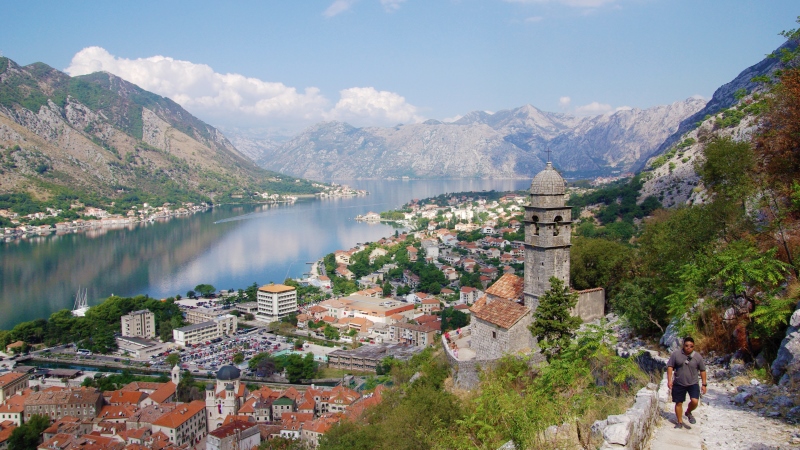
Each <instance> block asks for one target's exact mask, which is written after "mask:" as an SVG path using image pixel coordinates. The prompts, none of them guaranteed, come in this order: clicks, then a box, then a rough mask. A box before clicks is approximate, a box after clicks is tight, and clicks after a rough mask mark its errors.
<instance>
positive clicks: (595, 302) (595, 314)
mask: <svg viewBox="0 0 800 450" xmlns="http://www.w3.org/2000/svg"><path fill="white" fill-rule="evenodd" d="M572 315H573V316H578V317H580V318H581V320H583V321H584V322H591V321H593V320H597V319H602V318H603V317H604V316H605V315H606V290H605V289H603V288H596V289H587V290H585V291H578V303H577V304H576V305H575V308H573V309H572Z"/></svg>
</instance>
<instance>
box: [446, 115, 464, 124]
mask: <svg viewBox="0 0 800 450" xmlns="http://www.w3.org/2000/svg"><path fill="white" fill-rule="evenodd" d="M462 117H464V116H462V115H461V114H458V115H456V116H453V117H445V118H444V119H442V122H445V123H453V122H457V121H458V119H460V118H462Z"/></svg>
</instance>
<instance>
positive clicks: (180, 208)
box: [0, 183, 368, 242]
mask: <svg viewBox="0 0 800 450" xmlns="http://www.w3.org/2000/svg"><path fill="white" fill-rule="evenodd" d="M312 186H313V187H314V188H318V189H320V190H321V191H320V192H319V193H318V194H316V196H317V197H320V198H330V197H355V196H362V195H368V192H367V191H365V190H363V189H353V188H351V187H349V186H347V185H339V184H332V185H326V184H320V183H313V184H312ZM245 197H247V198H245ZM231 198H232V199H234V200H239V201H245V200H246V201H247V202H248V203H250V202H256V203H261V204H278V203H288V204H292V203H294V202H296V201H297V200H298V198H300V196H297V195H286V194H277V193H269V192H254V193H252V194H248V195H246V194H244V193H241V194H232V195H231ZM111 206H114V205H113V204H112V205H111ZM211 207H212V205H211V204H209V203H205V202H200V203H197V204H195V203H192V202H183V203H181V204H180V205H178V204H172V203H164V204H162V205H161V206H156V205H151V204H149V203H143V204H141V205H133V206H131V208H130V209H129V210H127V212H125V213H124V214H113V213H110V212H109V211H108V210H107V209H103V208H99V207H94V206H86V205H83V204H81V203H74V204H72V205H70V210H76V211H80V212H79V213H78V216H79V218H76V219H74V220H59V219H60V218H61V217H63V216H64V211H63V210H60V209H54V208H46V212H36V213H31V214H26V215H20V214H18V213H15V212H13V211H9V210H7V209H0V217H2V218H5V219H7V220H8V221H9V222H10V223H11V224H13V225H14V226H13V227H5V228H2V229H0V230H1V231H2V236H0V238H2V239H3V240H5V241H6V242H11V241H14V240H17V239H24V238H28V237H32V236H44V235H49V234H53V233H55V234H56V235H62V234H68V233H76V232H85V231H91V230H105V231H108V230H113V229H121V228H131V227H135V226H138V225H141V224H147V223H151V222H160V221H165V220H169V219H171V218H174V217H181V216H188V215H190V214H195V213H197V212H201V211H206V210H208V209H209V208H211ZM40 222H47V223H40ZM50 222H53V223H50Z"/></svg>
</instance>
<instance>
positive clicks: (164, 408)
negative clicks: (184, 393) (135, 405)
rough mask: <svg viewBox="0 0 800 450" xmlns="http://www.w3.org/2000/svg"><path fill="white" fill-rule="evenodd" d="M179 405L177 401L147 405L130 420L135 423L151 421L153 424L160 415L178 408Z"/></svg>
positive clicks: (129, 420)
mask: <svg viewBox="0 0 800 450" xmlns="http://www.w3.org/2000/svg"><path fill="white" fill-rule="evenodd" d="M177 406H178V405H176V404H175V403H162V404H160V405H147V406H145V407H144V408H142V409H140V410H139V411H137V412H136V413H135V414H134V415H133V416H131V418H130V419H128V422H135V423H150V424H152V423H153V422H155V421H156V420H158V418H159V417H161V416H163V415H164V414H167V413H169V412H171V411H173V410H174V409H175V408H177Z"/></svg>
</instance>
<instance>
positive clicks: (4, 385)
mask: <svg viewBox="0 0 800 450" xmlns="http://www.w3.org/2000/svg"><path fill="white" fill-rule="evenodd" d="M29 378H30V375H28V374H27V373H16V372H10V373H7V374H4V375H0V404H1V403H5V402H6V400H7V399H8V397H11V396H12V395H17V394H19V393H21V392H22V391H24V390H25V389H27V388H28V379H29Z"/></svg>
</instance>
